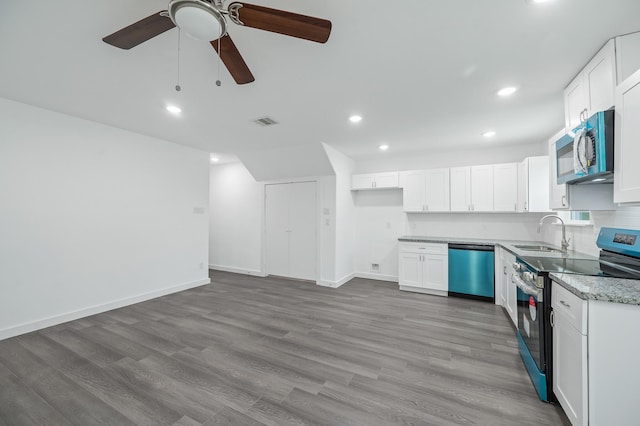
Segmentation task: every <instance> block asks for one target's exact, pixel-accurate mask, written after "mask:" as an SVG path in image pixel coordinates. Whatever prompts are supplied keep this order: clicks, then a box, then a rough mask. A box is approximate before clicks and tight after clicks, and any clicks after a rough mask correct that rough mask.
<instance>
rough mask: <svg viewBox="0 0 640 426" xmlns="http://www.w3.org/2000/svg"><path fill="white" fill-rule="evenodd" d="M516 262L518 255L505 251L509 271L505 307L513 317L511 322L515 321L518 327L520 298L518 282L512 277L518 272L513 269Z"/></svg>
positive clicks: (507, 270) (510, 316)
mask: <svg viewBox="0 0 640 426" xmlns="http://www.w3.org/2000/svg"><path fill="white" fill-rule="evenodd" d="M514 263H516V257H515V256H514V255H513V254H511V253H509V252H508V251H505V257H504V265H505V267H506V272H507V282H506V295H505V296H506V299H507V304H506V305H505V309H506V310H507V313H508V314H509V318H511V322H513V325H514V326H515V327H516V328H517V327H518V298H517V296H518V294H517V289H516V284H515V282H514V281H513V280H512V279H511V278H512V277H513V276H514V275H515V274H516V271H515V270H514V269H513V265H514Z"/></svg>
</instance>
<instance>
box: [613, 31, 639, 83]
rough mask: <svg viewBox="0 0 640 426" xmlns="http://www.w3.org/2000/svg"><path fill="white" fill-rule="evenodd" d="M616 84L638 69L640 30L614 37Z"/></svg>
mask: <svg viewBox="0 0 640 426" xmlns="http://www.w3.org/2000/svg"><path fill="white" fill-rule="evenodd" d="M615 40H616V68H617V75H618V84H621V83H622V82H623V81H625V80H626V79H627V78H629V77H631V75H632V74H633V73H634V72H636V71H638V70H639V69H640V32H637V33H632V34H626V35H623V36H620V37H616V39H615Z"/></svg>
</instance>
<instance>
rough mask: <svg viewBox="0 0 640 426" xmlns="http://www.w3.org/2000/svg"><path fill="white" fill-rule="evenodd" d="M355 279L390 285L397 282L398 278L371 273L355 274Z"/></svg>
mask: <svg viewBox="0 0 640 426" xmlns="http://www.w3.org/2000/svg"><path fill="white" fill-rule="evenodd" d="M356 277H357V278H365V279H367V280H378V281H389V282H392V283H397V282H398V277H397V276H396V275H385V274H372V273H371V272H356Z"/></svg>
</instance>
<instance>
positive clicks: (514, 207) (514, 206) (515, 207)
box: [513, 203, 518, 212]
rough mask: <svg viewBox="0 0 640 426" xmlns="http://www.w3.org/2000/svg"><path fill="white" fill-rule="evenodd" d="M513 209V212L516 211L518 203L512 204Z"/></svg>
mask: <svg viewBox="0 0 640 426" xmlns="http://www.w3.org/2000/svg"><path fill="white" fill-rule="evenodd" d="M513 211H514V212H517V211H518V203H516V204H514V205H513Z"/></svg>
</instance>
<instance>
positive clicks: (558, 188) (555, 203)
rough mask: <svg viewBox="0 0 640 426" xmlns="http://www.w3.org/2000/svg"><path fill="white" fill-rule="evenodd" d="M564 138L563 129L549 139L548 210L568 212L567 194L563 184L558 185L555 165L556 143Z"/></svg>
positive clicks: (556, 165) (556, 166) (565, 186)
mask: <svg viewBox="0 0 640 426" xmlns="http://www.w3.org/2000/svg"><path fill="white" fill-rule="evenodd" d="M562 136H564V129H562V130H561V131H559V132H558V133H556V134H555V135H553V136H551V139H549V208H551V209H552V210H568V209H569V194H568V192H567V185H566V184H565V183H561V184H558V164H557V163H556V141H557V140H558V139H560V138H561V137H562Z"/></svg>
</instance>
